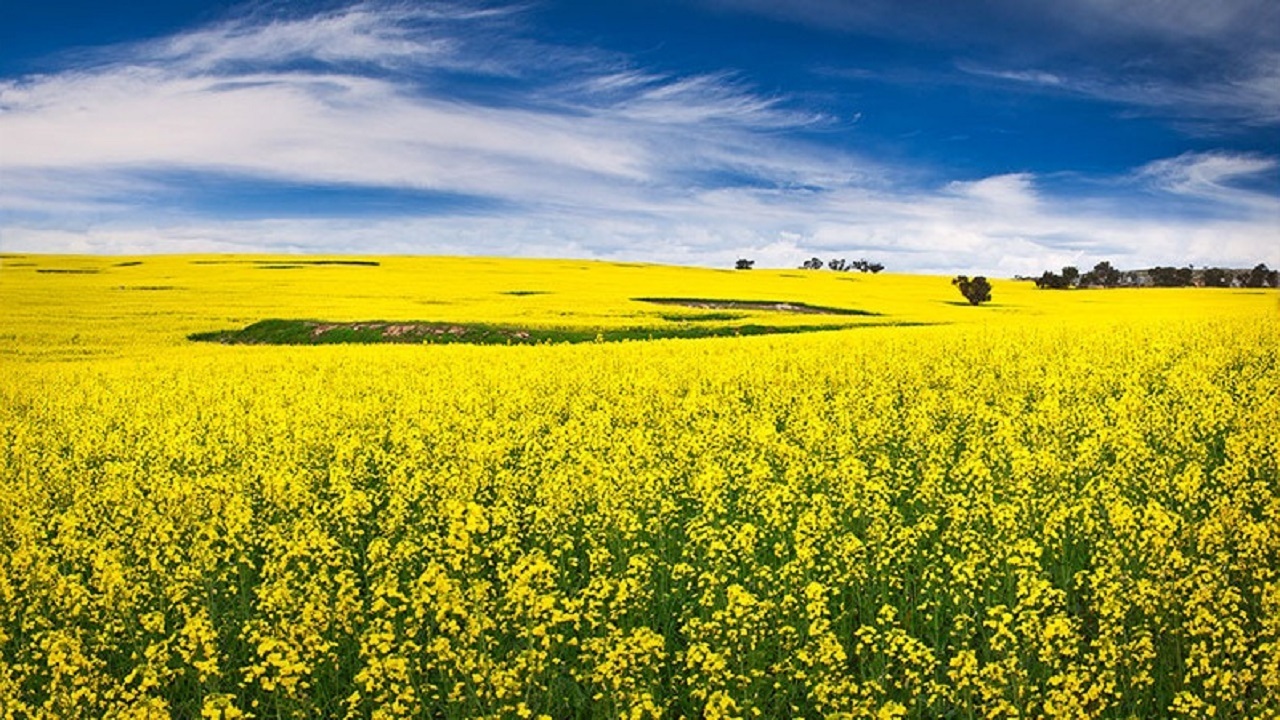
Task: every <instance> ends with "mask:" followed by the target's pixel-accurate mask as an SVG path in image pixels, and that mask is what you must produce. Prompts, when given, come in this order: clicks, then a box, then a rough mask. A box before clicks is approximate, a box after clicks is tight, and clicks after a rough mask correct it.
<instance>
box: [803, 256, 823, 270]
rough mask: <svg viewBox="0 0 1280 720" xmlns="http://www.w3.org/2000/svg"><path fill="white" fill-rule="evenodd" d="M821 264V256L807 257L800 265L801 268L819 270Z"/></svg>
mask: <svg viewBox="0 0 1280 720" xmlns="http://www.w3.org/2000/svg"><path fill="white" fill-rule="evenodd" d="M822 264H823V263H822V258H809V259H808V260H805V261H804V264H803V265H801V266H800V267H801V269H803V270H821V269H822Z"/></svg>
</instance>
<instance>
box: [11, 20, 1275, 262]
mask: <svg viewBox="0 0 1280 720" xmlns="http://www.w3.org/2000/svg"><path fill="white" fill-rule="evenodd" d="M0 251H5V252H20V251H47V252H93V253H151V252H205V251H233V252H247V251H263V252H308V253H339V252H342V253H412V254H475V255H511V256H533V257H590V258H600V259H615V260H645V261H657V262H670V263H680V264H697V265H708V266H718V267H724V266H728V265H731V264H732V263H733V261H734V260H735V259H736V258H738V257H748V258H753V259H755V260H756V261H757V265H758V266H762V267H793V266H795V265H798V264H799V263H800V262H801V261H803V260H804V259H806V258H808V257H811V256H819V257H823V258H829V257H846V258H849V259H854V258H859V257H865V258H868V259H872V260H878V261H880V262H882V263H884V264H886V265H887V266H889V268H890V269H894V270H903V271H913V272H941V273H947V272H983V273H988V274H993V275H1000V276H1010V275H1014V274H1038V273H1039V271H1041V270H1043V269H1047V268H1057V267H1061V266H1062V265H1066V264H1076V265H1080V266H1085V267H1090V266H1092V265H1093V264H1094V263H1096V262H1098V261H1100V260H1109V261H1111V262H1112V263H1113V264H1115V265H1117V266H1119V267H1127V268H1132V267H1146V266H1150V265H1154V264H1179V265H1181V264H1186V263H1194V264H1196V265H1205V264H1211V265H1226V266H1232V267H1249V266H1252V265H1253V264H1255V263H1257V262H1267V263H1268V264H1270V265H1272V266H1273V267H1274V266H1280V5H1277V4H1276V3H1274V2H1272V1H1271V0H1224V1H1223V2H1216V3H1206V2H1203V1H1202V0H1199V1H1195V2H1192V1H1190V0H1067V1H1064V2H1058V3H1051V4H1049V3H1026V2H1018V1H1016V0H976V1H974V2H966V3H954V2H942V1H935V0H917V1H914V2H894V1H892V0H862V1H859V2H854V1H850V0H791V1H790V2H786V3H782V2H773V1H770V0H648V1H646V2H641V1H632V0H614V1H613V2H609V3H600V2H589V1H586V0H562V1H556V0H541V1H538V0H533V1H531V2H520V3H501V2H467V1H462V2H414V3H388V2H361V3H354V4H350V3H340V2H327V3H314V4H308V3H284V2H278V3H251V4H243V3H231V2H212V3H210V2H195V1H194V0H171V1H169V2H158V1H151V0H144V1H142V2H134V3H127V4H103V3H69V2H57V1H52V2H47V3H20V2H14V3H5V4H0Z"/></svg>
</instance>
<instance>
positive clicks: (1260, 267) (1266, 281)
mask: <svg viewBox="0 0 1280 720" xmlns="http://www.w3.org/2000/svg"><path fill="white" fill-rule="evenodd" d="M1277 280H1280V272H1277V271H1275V270H1268V269H1267V266H1266V265H1265V264H1263V263H1258V264H1257V265H1256V266H1254V268H1253V269H1252V270H1250V271H1249V274H1248V276H1246V277H1245V279H1244V286H1245V287H1251V288H1264V287H1276V286H1277V285H1280V283H1278V282H1277Z"/></svg>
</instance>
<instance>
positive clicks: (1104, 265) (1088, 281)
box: [1080, 260, 1121, 287]
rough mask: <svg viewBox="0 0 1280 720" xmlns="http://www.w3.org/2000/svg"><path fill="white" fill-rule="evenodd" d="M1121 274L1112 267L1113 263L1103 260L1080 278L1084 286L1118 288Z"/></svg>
mask: <svg viewBox="0 0 1280 720" xmlns="http://www.w3.org/2000/svg"><path fill="white" fill-rule="evenodd" d="M1120 279H1121V273H1120V271H1119V270H1117V269H1115V268H1114V267H1111V263H1109V262H1107V261H1106V260H1103V261H1102V262H1100V263H1098V264H1097V265H1094V266H1093V269H1092V270H1090V271H1089V272H1087V273H1085V274H1084V275H1083V276H1081V278H1080V285H1082V286H1099V287H1116V286H1118V285H1119V284H1120Z"/></svg>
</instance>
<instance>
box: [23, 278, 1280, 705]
mask: <svg viewBox="0 0 1280 720" xmlns="http://www.w3.org/2000/svg"><path fill="white" fill-rule="evenodd" d="M310 260H312V261H314V260H316V259H310ZM338 260H343V261H345V262H350V261H352V260H360V261H363V262H377V263H379V264H378V265H368V264H364V265H355V264H307V261H306V260H300V259H299V258H261V257H251V256H246V257H224V256H208V257H165V258H154V257H140V258H72V257H51V256H28V257H14V256H7V257H5V258H3V260H2V262H3V264H2V265H0V717H47V718H98V717H148V718H153V717H175V718H191V717H205V718H234V717H245V716H247V715H252V716H253V717H259V718H277V717H280V718H322V717H323V718H327V717H344V716H347V717H383V718H398V717H446V718H461V717H510V718H522V717H533V716H540V715H546V716H549V717H554V718H562V717H584V718H585V717H635V718H643V717H672V718H674V717H682V716H683V717H689V718H695V717H707V718H718V717H757V716H764V717H779V718H780V717H831V716H836V717H877V718H893V717H912V718H936V717H956V718H968V717H990V718H1006V717H1007V718H1012V717H1064V718H1067V717H1070V718H1079V717H1112V718H1127V717H1158V716H1177V717H1207V716H1210V715H1212V716H1216V717H1274V716H1275V715H1276V714H1277V713H1280V700H1278V698H1280V529H1278V528H1280V449H1278V448H1277V444H1276V440H1275V438H1276V437H1277V436H1280V363H1277V359H1276V350H1277V348H1278V347H1280V323H1278V322H1277V312H1278V310H1280V305H1278V302H1280V296H1278V295H1277V293H1276V292H1275V291H1247V290H1217V289H1206V290H1196V289H1177V290H1157V289H1144V290H1108V291H1079V292H1047V291H1036V290H1035V289H1034V288H1033V287H1031V286H1030V284H1025V283H1014V282H1000V281H996V282H995V283H994V298H995V301H994V302H993V303H992V304H991V305H990V306H985V305H984V306H982V307H978V308H973V307H969V306H967V305H965V304H963V303H964V301H963V299H962V298H961V297H960V295H959V293H958V292H956V290H955V288H953V287H951V285H950V283H949V282H948V279H947V278H938V277H913V276H893V275H877V276H871V275H861V274H836V273H831V272H827V271H820V272H805V271H800V270H796V271H763V270H752V271H740V272H737V271H715V270H698V269H686V268H668V267H660V266H633V265H618V264H602V263H588V262H569V261H515V260H489V259H451V258H425V259H409V258H367V259H365V258H351V259H345V258H339V259H338ZM638 297H674V298H682V297H684V298H687V297H700V298H721V299H735V300H772V301H786V302H792V303H797V302H800V303H808V304H811V305H820V306H830V307H839V308H845V309H855V310H861V311H865V312H869V313H875V315H869V316H842V315H830V316H827V315H808V314H798V313H786V312H777V311H765V310H747V311H739V310H730V311H726V310H714V311H711V310H699V309H696V308H684V307H672V306H667V305H656V304H653V303H645V302H638V301H635V300H633V299H632V298H638ZM726 313H729V314H735V315H739V316H737V317H731V318H726V317H723V315H724V314H726ZM698 314H717V315H719V317H717V318H715V319H705V318H704V319H687V318H686V319H682V318H681V317H680V316H683V315H698ZM265 318H308V319H316V320H325V321H335V322H343V321H357V320H386V321H411V320H417V321H432V322H435V321H439V322H456V323H467V322H481V323H506V324H512V325H520V326H530V327H541V328H616V327H662V326H664V325H666V324H673V323H674V324H680V323H700V324H705V323H713V324H714V323H721V324H729V325H732V324H734V323H740V324H749V323H757V324H759V323H764V324H769V323H772V324H782V325H785V324H788V323H792V324H802V325H809V324H815V323H817V324H822V323H835V324H845V323H849V322H851V321H852V322H856V323H859V324H861V323H866V324H869V325H872V326H876V325H887V326H886V327H859V328H856V329H851V330H845V331H834V332H822V333H806V334H797V335H785V336H784V335H777V336H769V337H751V338H719V339H706V340H660V341H632V342H620V343H587V344H581V345H562V344H552V345H535V346H519V347H502V346H496V347H495V346H470V345H444V346H420V345H377V346H367V345H347V346H325V347H262V346H222V345H216V344H199V343H192V342H190V341H188V340H187V339H186V337H187V335H188V334H190V333H196V332H205V331H214V330H225V329H235V328H240V327H244V326H246V325H249V324H251V323H253V322H256V321H258V320H262V319H265ZM673 318H674V319H673ZM901 323H927V325H926V326H910V327H901V326H897V325H898V324H901Z"/></svg>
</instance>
